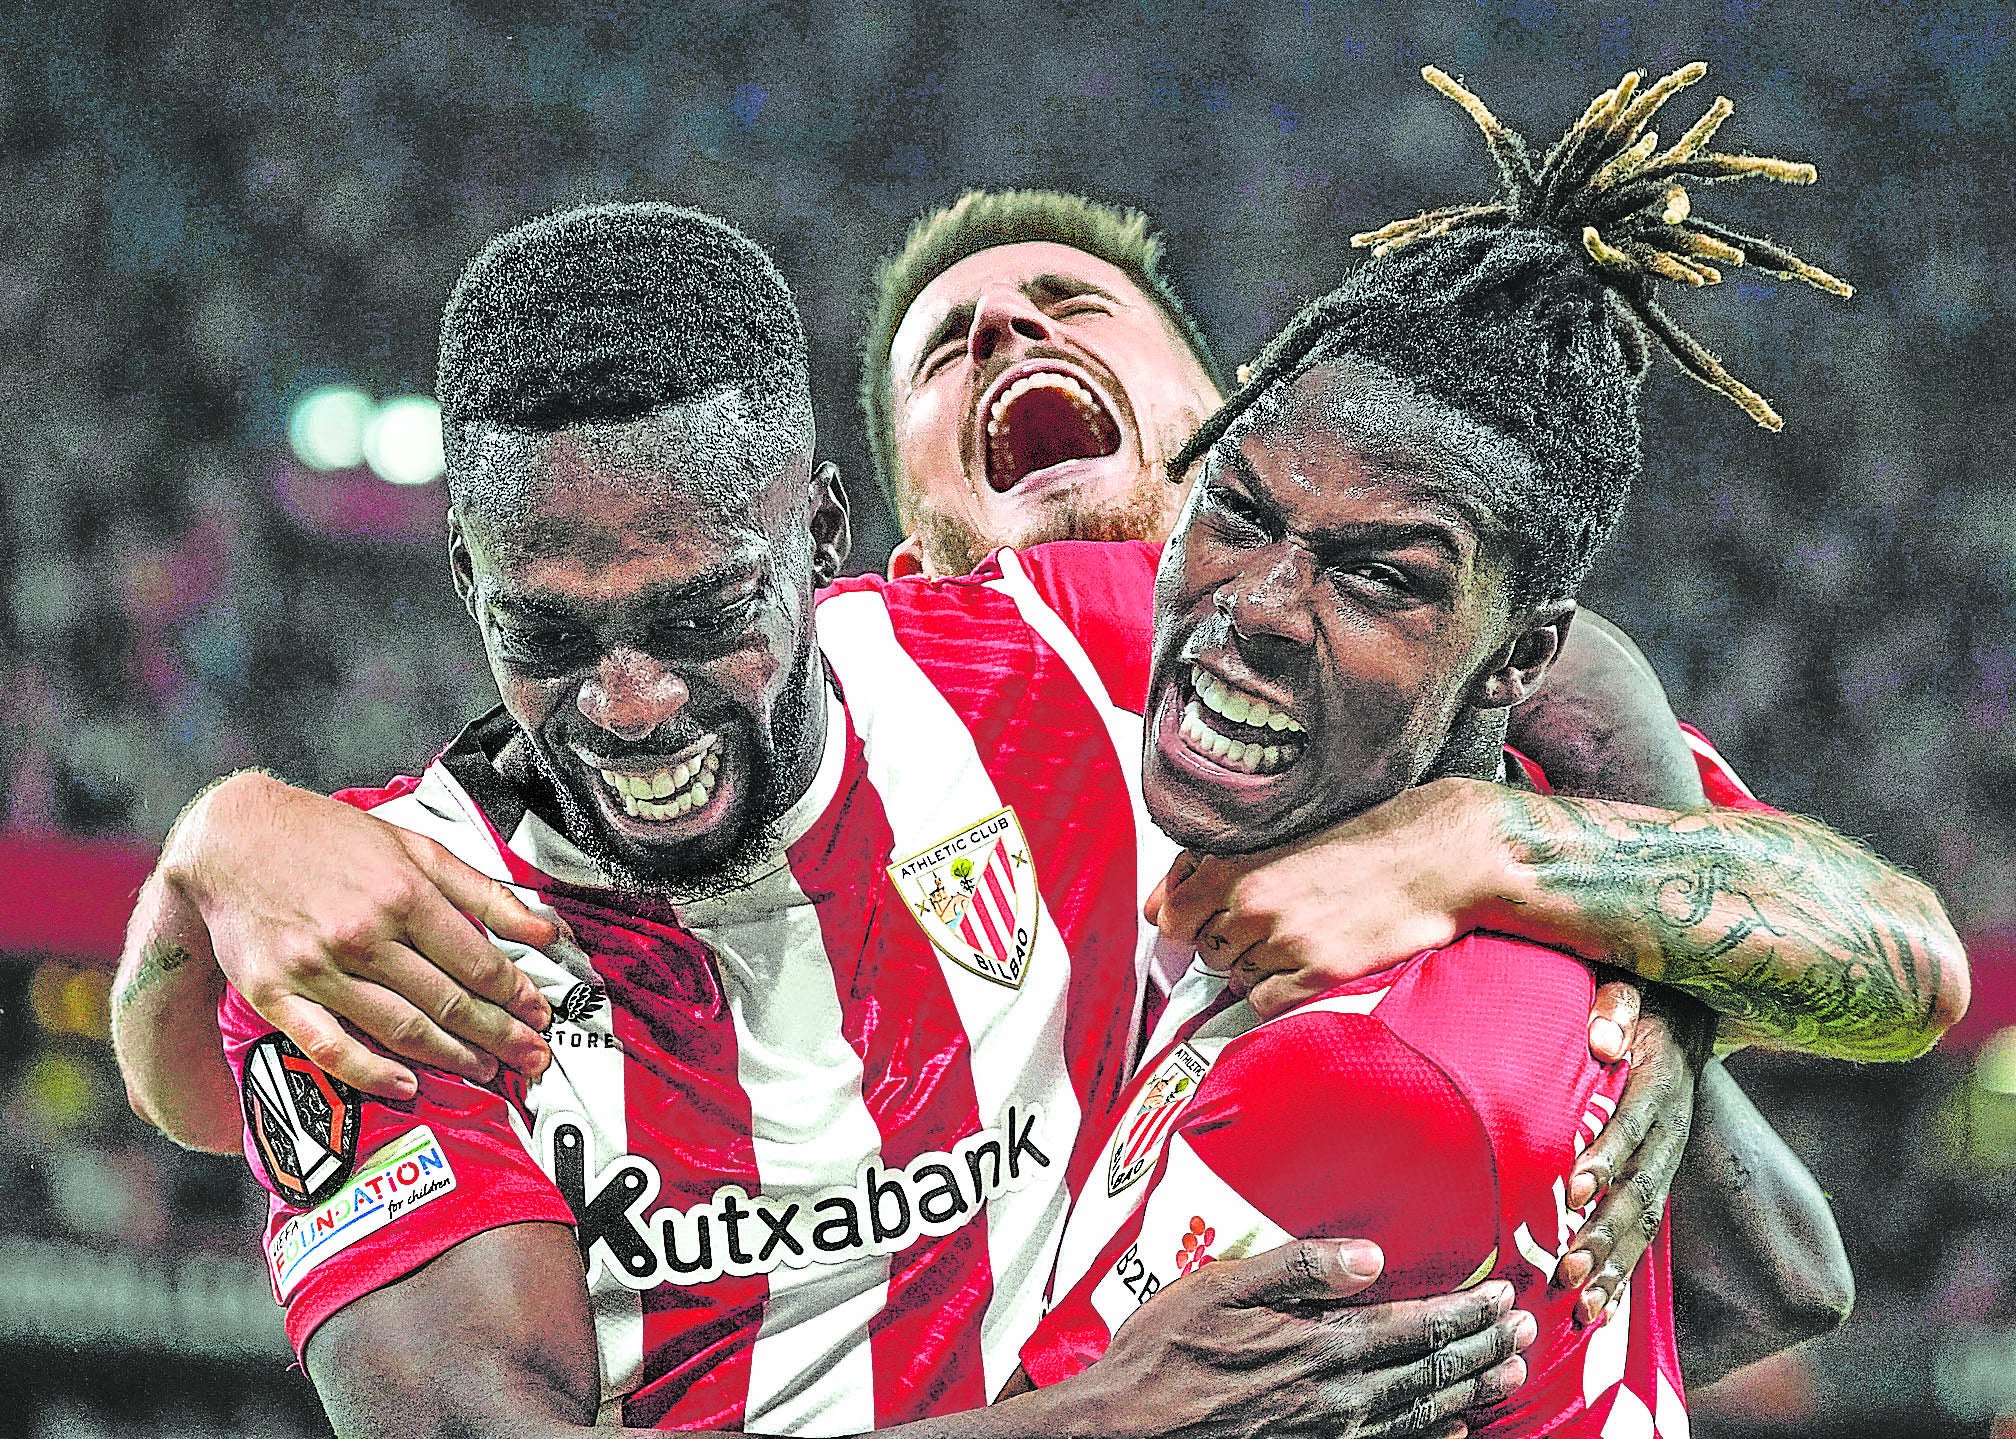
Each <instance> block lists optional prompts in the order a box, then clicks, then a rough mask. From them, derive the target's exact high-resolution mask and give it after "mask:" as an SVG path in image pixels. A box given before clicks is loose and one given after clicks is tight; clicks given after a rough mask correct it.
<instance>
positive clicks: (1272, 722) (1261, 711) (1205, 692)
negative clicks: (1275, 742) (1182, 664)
mask: <svg viewBox="0 0 2016 1439" xmlns="http://www.w3.org/2000/svg"><path fill="white" fill-rule="evenodd" d="M1190 682H1191V684H1192V685H1193V686H1195V687H1196V690H1197V697H1198V698H1199V699H1201V700H1203V701H1204V707H1205V708H1206V709H1208V710H1211V711H1213V712H1215V713H1217V714H1221V715H1223V716H1225V718H1226V719H1228V720H1231V721H1232V723H1234V724H1243V725H1251V726H1253V727H1254V728H1256V729H1269V730H1277V731H1286V732H1288V733H1291V734H1301V733H1302V726H1301V725H1299V724H1297V723H1295V721H1294V720H1292V719H1290V718H1289V717H1288V716H1287V715H1285V714H1283V713H1281V711H1279V710H1277V709H1275V708H1273V707H1272V706H1271V705H1269V704H1268V703H1267V701H1265V700H1263V699H1261V698H1259V696H1257V695H1249V694H1246V693H1244V692H1243V691H1241V690H1235V689H1232V688H1230V687H1229V686H1227V685H1225V684H1222V683H1220V682H1219V679H1218V677H1217V676H1216V675H1214V674H1212V673H1211V672H1210V671H1209V670H1207V669H1205V668H1203V667H1202V666H1201V665H1192V666H1190Z"/></svg>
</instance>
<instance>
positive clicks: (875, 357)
mask: <svg viewBox="0 0 2016 1439" xmlns="http://www.w3.org/2000/svg"><path fill="white" fill-rule="evenodd" d="M1038 241H1049V242H1051V243H1053V244H1058V245H1069V246H1070V247H1071V248H1072V249H1074V250H1083V251H1084V252H1085V253H1086V254H1088V255H1093V256H1096V257H1097V258H1099V259H1101V260H1104V261H1105V262H1106V263H1107V264H1109V265H1111V266H1113V268H1114V269H1116V270H1119V271H1120V272H1121V273H1122V274H1124V275H1126V276H1127V278H1128V279H1130V280H1132V281H1133V282H1134V283H1135V284H1136V285H1137V286H1139V287H1140V290H1141V293H1142V294H1144V295H1146V296H1147V297H1148V298H1149V300H1151V301H1152V302H1153V303H1154V304H1155V306H1156V308H1157V309H1159V310H1160V311H1161V312H1162V318H1163V319H1164V320H1165V321H1167V322H1168V325H1169V329H1170V331H1171V332H1172V333H1173V334H1174V335H1175V336H1176V338H1177V339H1179V340H1181V341H1182V342H1183V344H1184V345H1185V346H1186V347H1188V349H1189V351H1190V353H1191V354H1192V355H1194V356H1196V357H1197V363H1198V364H1199V365H1201V366H1203V367H1204V373H1205V374H1206V375H1208V376H1210V377H1211V382H1212V383H1213V384H1215V385H1217V386H1218V387H1219V388H1220V389H1223V388H1224V383H1225V382H1224V377H1223V375H1221V374H1220V372H1219V369H1218V362H1217V360H1216V359H1215V358H1214V357H1213V356H1212V354H1211V346H1210V345H1209V344H1208V343H1207V342H1206V341H1205V339H1204V332H1203V331H1202V330H1200V329H1198V328H1197V322H1196V321H1195V320H1193V319H1192V318H1191V317H1190V312H1189V311H1188V310H1186V309H1184V308H1183V301H1182V300H1181V299H1180V298H1179V297H1178V296H1177V294H1176V289H1175V287H1174V286H1173V285H1171V284H1170V283H1169V277H1168V276H1167V275H1165V274H1164V273H1163V272H1162V254H1163V240H1162V236H1161V235H1160V234H1159V233H1157V232H1156V231H1155V229H1154V228H1153V225H1152V223H1151V222H1150V220H1149V218H1148V217H1147V216H1146V215H1144V214H1143V213H1142V212H1141V211H1139V210H1131V209H1122V208H1120V207H1119V206H1115V205H1105V204H1101V203H1100V202H1099V201H1097V200H1088V199H1086V198H1085V197H1084V196H1082V195H1067V194H1064V193H1061V192H1059V191H1056V190H968V191H967V192H966V193H965V194H963V195H961V196H960V197H959V198H958V199H957V200H955V201H953V202H952V203H951V204H950V205H941V206H939V207H938V208H937V209H935V210H933V211H931V212H930V213H929V214H927V215H924V216H922V217H921V218H920V219H918V220H917V222H916V223H915V224H913V225H912V226H911V227H910V233H909V234H908V235H906V236H905V237H904V240H903V244H902V246H901V248H899V249H898V250H897V251H896V252H895V253H894V254H892V255H890V256H888V257H887V258H886V259H884V260H883V261H882V263H881V264H880V265H878V266H877V267H876V270H875V304H874V309H873V310H871V311H870V312H869V316H868V327H867V329H866V331H865V332H864V334H863V335H862V339H861V419H862V423H863V424H864V425H865V426H866V427H867V431H868V450H869V453H870V454H871V455H872V456H873V458H874V461H875V474H876V477H877V478H878V479H879V480H880V481H881V482H882V493H883V495H884V497H885V498H887V499H888V501H889V505H890V508H891V509H892V510H894V509H895V508H896V503H897V490H896V444H895V436H894V435H893V433H892V432H891V428H890V426H891V416H890V413H889V347H890V345H891V344H893V343H894V342H895V339H896V331H897V329H898V328H899V327H900V326H901V325H902V323H903V316H904V315H906V314H907V313H909V310H910V306H911V305H913V304H914V303H916V300H917V297H918V295H920V294H922V293H923V291H924V287H925V286H926V285H928V284H930V283H931V282H932V281H933V280H935V279H937V278H938V277H939V276H940V275H942V274H944V273H945V272H946V271H947V270H949V269H951V268H952V267H953V266H954V265H956V264H958V263H959V262H960V261H961V260H964V259H966V258H968V257H969V256H973V255H977V254H979V253H980V252H981V251H982V250H991V249H993V248H994V247H995V246H997V245H1021V244H1029V243H1032V242H1038Z"/></svg>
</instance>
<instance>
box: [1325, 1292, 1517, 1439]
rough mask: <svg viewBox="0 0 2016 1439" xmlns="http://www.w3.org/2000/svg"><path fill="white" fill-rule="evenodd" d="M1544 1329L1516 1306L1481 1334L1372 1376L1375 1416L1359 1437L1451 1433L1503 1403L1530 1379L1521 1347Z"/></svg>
mask: <svg viewBox="0 0 2016 1439" xmlns="http://www.w3.org/2000/svg"><path fill="white" fill-rule="evenodd" d="M1539 1332H1540V1331H1539V1325H1538V1324H1537V1323H1536V1322H1535V1320H1534V1318H1533V1316H1532V1315H1531V1314H1528V1313H1526V1312H1525V1311H1524V1310H1513V1311H1512V1312H1510V1313H1508V1314H1506V1315H1505V1316H1504V1317H1503V1318H1502V1319H1500V1320H1498V1322H1496V1323H1495V1324H1493V1325H1492V1326H1491V1327H1490V1328H1488V1329H1485V1330H1483V1331H1482V1332H1480V1333H1477V1334H1472V1335H1469V1336H1468V1337H1466V1338H1463V1339H1459V1340H1457V1341H1455V1342H1454V1343H1452V1344H1447V1345H1444V1346H1443V1347H1442V1348H1440V1349H1437V1350H1435V1351H1434V1352H1433V1353H1432V1354H1429V1355H1428V1356H1426V1357H1425V1358H1422V1359H1418V1360H1416V1361H1415V1362H1413V1363H1412V1364H1408V1365H1405V1366H1404V1367H1401V1368H1398V1369H1391V1370H1387V1371H1386V1372H1384V1373H1382V1374H1378V1375H1375V1376H1372V1379H1371V1383H1372V1385H1373V1386H1375V1387H1374V1391H1373V1393H1372V1394H1371V1395H1370V1396H1369V1405H1370V1409H1369V1412H1370V1413H1371V1414H1372V1416H1373V1418H1372V1421H1371V1422H1370V1423H1368V1424H1367V1425H1365V1426H1364V1427H1363V1428H1362V1429H1359V1430H1357V1431H1355V1432H1354V1439H1401V1436H1405V1435H1422V1434H1444V1433H1448V1432H1450V1428H1451V1425H1452V1424H1460V1420H1459V1419H1458V1418H1457V1416H1459V1415H1461V1414H1463V1413H1465V1412H1467V1411H1469V1410H1472V1409H1482V1408H1486V1407H1489V1406H1490V1405H1493V1404H1496V1403H1499V1402H1500V1401H1501V1400H1503V1399H1505V1398H1506V1397H1507V1396H1508V1395H1510V1394H1511V1393H1512V1391H1513V1390H1515V1389H1517V1388H1518V1387H1519V1386H1520V1385H1521V1384H1523V1383H1525V1382H1526V1361H1525V1360H1524V1359H1522V1358H1520V1357H1519V1352H1520V1351H1521V1350H1524V1349H1525V1348H1527V1347H1528V1346H1529V1345H1531V1344H1532V1342H1533V1340H1534V1337H1535V1336H1536V1335H1537V1334H1538V1333H1539ZM1361 1392H1362V1391H1361Z"/></svg>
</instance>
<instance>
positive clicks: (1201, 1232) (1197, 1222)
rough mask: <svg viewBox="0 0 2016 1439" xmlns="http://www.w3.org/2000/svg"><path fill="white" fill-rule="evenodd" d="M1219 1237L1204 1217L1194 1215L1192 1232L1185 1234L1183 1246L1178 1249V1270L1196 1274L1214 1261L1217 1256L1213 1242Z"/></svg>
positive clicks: (1191, 1224) (1191, 1226)
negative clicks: (1212, 1245)
mask: <svg viewBox="0 0 2016 1439" xmlns="http://www.w3.org/2000/svg"><path fill="white" fill-rule="evenodd" d="M1217 1237H1218V1231H1217V1230H1215V1229H1213V1228H1212V1227H1211V1226H1210V1225H1208V1224H1206V1223H1205V1222H1204V1221H1203V1219H1202V1218H1200V1217H1198V1216H1196V1215H1192V1216H1191V1218H1190V1232H1189V1233H1187V1234H1185V1235H1184V1236H1183V1247H1182V1248H1181V1249H1179V1250H1177V1251H1176V1272H1177V1273H1178V1274H1195V1273H1196V1272H1197V1271H1198V1270H1200V1269H1202V1268H1203V1267H1204V1266H1205V1265H1207V1264H1210V1263H1212V1262H1213V1261H1214V1260H1215V1259H1216V1258H1217V1256H1216V1255H1214V1254H1213V1253H1212V1252H1211V1244H1212V1241H1213V1240H1215V1239H1217Z"/></svg>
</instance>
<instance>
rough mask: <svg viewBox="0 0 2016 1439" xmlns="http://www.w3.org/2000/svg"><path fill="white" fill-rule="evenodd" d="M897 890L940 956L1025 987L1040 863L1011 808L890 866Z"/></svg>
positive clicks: (1012, 985)
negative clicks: (1023, 982) (1033, 858)
mask: <svg viewBox="0 0 2016 1439" xmlns="http://www.w3.org/2000/svg"><path fill="white" fill-rule="evenodd" d="M889 878H890V879H892V880H894V881H895V882H896V892H897V893H898V894H900V895H902V896H903V902H904V903H905V904H907V905H909V906H910V912H911V913H912V914H914V915H916V916H917V923H918V924H919V925H921V926H922V927H923V929H924V933H925V934H926V935H927V936H928V937H929V938H930V940H931V943H932V944H934V945H936V946H937V947H938V949H939V951H940V952H941V953H943V954H944V955H945V957H946V958H947V959H950V960H951V961H952V962H953V963H954V964H958V965H961V966H963V967H964V968H966V969H970V970H972V971H973V973H975V974H977V975H979V976H980V977H981V978H982V979H991V980H993V981H994V982H995V983H996V984H1002V985H1006V986H1007V987H1008V988H1010V989H1020V988H1021V987H1022V976H1023V974H1024V973H1026V972H1027V970H1028V967H1029V956H1030V954H1031V952H1033V951H1034V950H1035V948H1036V915H1037V911H1038V908H1039V903H1038V897H1037V892H1036V865H1035V862H1034V861H1033V860H1031V859H1030V857H1029V842H1028V840H1026V839H1024V838H1023V837H1022V825H1021V822H1020V821H1018V820H1017V819H1016V818H1015V811H1014V810H1012V809H1002V810H996V811H995V812H994V813H993V814H990V815H988V816H987V818H985V819H983V820H981V821H979V822H978V823H977V824H972V825H968V826H967V827H966V828H965V829H963V830H961V831H959V833H957V834H955V835H952V836H951V837H949V838H947V839H944V840H941V841H939V842H938V843H937V844H934V845H932V846H931V847H930V848H929V849H925V850H920V851H919V852H917V853H916V854H913V855H911V856H910V857H909V858H908V859H899V860H897V861H896V863H894V864H892V865H890V866H889Z"/></svg>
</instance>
